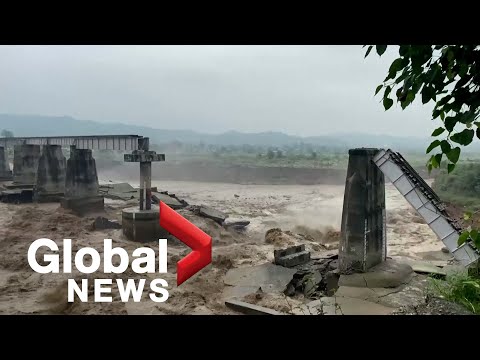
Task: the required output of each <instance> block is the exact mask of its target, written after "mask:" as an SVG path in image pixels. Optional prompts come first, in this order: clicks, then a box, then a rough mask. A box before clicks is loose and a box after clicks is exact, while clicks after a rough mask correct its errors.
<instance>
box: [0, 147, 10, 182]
mask: <svg viewBox="0 0 480 360" xmlns="http://www.w3.org/2000/svg"><path fill="white" fill-rule="evenodd" d="M12 178H13V176H12V170H10V165H9V164H8V158H7V154H6V153H5V148H4V147H3V146H0V181H8V180H12Z"/></svg>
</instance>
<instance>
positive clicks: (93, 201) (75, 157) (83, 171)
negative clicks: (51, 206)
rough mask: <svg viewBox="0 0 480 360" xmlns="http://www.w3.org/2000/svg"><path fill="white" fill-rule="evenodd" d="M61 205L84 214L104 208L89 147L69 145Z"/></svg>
mask: <svg viewBox="0 0 480 360" xmlns="http://www.w3.org/2000/svg"><path fill="white" fill-rule="evenodd" d="M61 206H62V207H63V208H66V209H70V210H73V211H74V212H76V213H78V214H80V215H84V214H86V213H91V212H99V211H103V210H104V199H103V196H100V195H98V176H97V167H96V164H95V159H94V158H93V155H92V150H90V149H77V148H76V147H75V146H71V147H70V158H69V159H68V160H67V169H66V178H65V197H64V198H63V199H62V201H61Z"/></svg>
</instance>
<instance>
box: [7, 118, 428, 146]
mask: <svg viewBox="0 0 480 360" xmlns="http://www.w3.org/2000/svg"><path fill="white" fill-rule="evenodd" d="M0 129H7V130H10V131H13V133H14V134H15V136H59V135H94V134H95V135H104V134H112V135H114V134H123V135H142V136H148V137H150V142H151V143H152V144H164V143H169V142H172V141H180V142H182V143H197V144H198V143H200V142H203V143H205V144H214V145H244V144H249V145H267V146H282V145H292V144H296V143H301V142H303V143H305V144H312V145H321V146H327V147H333V148H345V147H391V148H393V149H398V150H404V151H405V150H414V151H416V150H418V151H424V149H425V148H426V147H427V146H428V144H429V141H430V139H429V138H428V137H426V138H411V137H396V136H382V135H370V134H351V133H342V134H340V133H339V134H331V135H325V136H310V137H299V136H292V135H288V134H284V133H281V132H260V133H242V132H238V131H228V132H225V133H223V134H206V133H199V132H195V131H191V130H165V129H154V128H149V127H145V126H137V125H128V124H120V123H101V122H96V121H88V120H77V119H74V118H72V117H69V116H63V117H54V116H40V115H9V114H0Z"/></svg>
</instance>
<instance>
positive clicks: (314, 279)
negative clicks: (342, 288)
mask: <svg viewBox="0 0 480 360" xmlns="http://www.w3.org/2000/svg"><path fill="white" fill-rule="evenodd" d="M321 281H322V274H321V273H320V272H319V271H316V272H314V273H311V274H308V275H307V276H305V277H304V278H303V294H304V295H305V297H310V296H312V295H313V293H314V292H315V291H316V290H317V287H318V285H319V284H320V282H321Z"/></svg>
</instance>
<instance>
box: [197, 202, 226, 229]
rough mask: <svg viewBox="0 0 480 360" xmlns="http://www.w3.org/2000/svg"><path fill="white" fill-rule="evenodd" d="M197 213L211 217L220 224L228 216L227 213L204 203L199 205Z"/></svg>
mask: <svg viewBox="0 0 480 360" xmlns="http://www.w3.org/2000/svg"><path fill="white" fill-rule="evenodd" d="M199 215H201V216H205V217H207V218H209V219H212V220H214V221H215V222H217V223H219V224H220V225H222V224H223V222H224V221H225V219H226V218H227V217H228V215H227V214H225V213H223V212H221V211H218V210H215V209H213V208H211V207H208V206H205V205H201V206H200V208H199Z"/></svg>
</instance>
